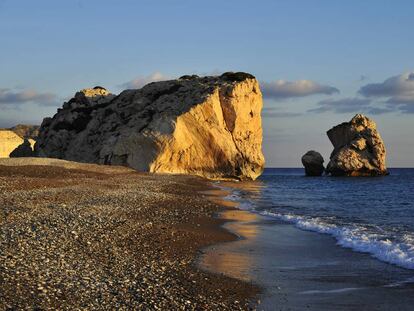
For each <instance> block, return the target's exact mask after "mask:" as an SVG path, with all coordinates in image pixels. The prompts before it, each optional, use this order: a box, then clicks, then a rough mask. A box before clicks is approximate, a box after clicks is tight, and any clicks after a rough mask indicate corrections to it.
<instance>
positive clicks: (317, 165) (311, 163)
mask: <svg viewBox="0 0 414 311" xmlns="http://www.w3.org/2000/svg"><path fill="white" fill-rule="evenodd" d="M323 162H324V160H323V157H322V155H321V154H320V153H319V152H316V151H313V150H310V151H308V152H306V153H305V154H304V155H303V156H302V164H303V166H304V167H305V173H306V175H307V176H321V175H322V174H323V172H324V171H325V168H324V167H323Z"/></svg>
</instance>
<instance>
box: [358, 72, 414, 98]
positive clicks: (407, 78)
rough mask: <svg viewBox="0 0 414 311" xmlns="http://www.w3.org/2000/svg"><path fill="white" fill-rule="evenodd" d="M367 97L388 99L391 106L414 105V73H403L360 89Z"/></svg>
mask: <svg viewBox="0 0 414 311" xmlns="http://www.w3.org/2000/svg"><path fill="white" fill-rule="evenodd" d="M359 93H360V94H361V95H363V96H365V97H377V98H387V99H386V101H387V103H391V104H414V72H407V73H403V74H401V75H398V76H393V77H390V78H388V79H386V80H385V81H384V82H382V83H371V84H367V85H365V86H363V87H361V88H360V90H359Z"/></svg>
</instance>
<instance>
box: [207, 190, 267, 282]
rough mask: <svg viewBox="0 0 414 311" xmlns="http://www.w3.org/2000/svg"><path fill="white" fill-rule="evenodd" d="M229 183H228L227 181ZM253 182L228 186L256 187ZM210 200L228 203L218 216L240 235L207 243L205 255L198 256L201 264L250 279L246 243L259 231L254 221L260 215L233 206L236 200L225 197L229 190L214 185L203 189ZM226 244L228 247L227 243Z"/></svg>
mask: <svg viewBox="0 0 414 311" xmlns="http://www.w3.org/2000/svg"><path fill="white" fill-rule="evenodd" d="M226 184H227V185H229V184H228V183H226ZM252 184H254V183H232V184H231V185H229V186H231V187H234V188H236V187H237V188H240V187H243V188H244V187H246V188H247V187H248V188H249V190H250V188H253V186H254V189H255V190H256V189H258V188H259V187H257V184H256V185H252ZM205 194H206V195H207V196H209V197H210V199H211V200H212V201H214V202H215V203H217V204H220V205H223V206H226V207H228V208H229V209H227V210H225V211H223V212H222V213H221V214H220V215H219V216H220V218H223V219H225V220H227V221H228V222H227V223H226V224H225V228H226V229H228V230H230V231H231V232H232V233H234V234H236V235H237V236H239V237H240V239H239V240H238V241H235V242H230V243H231V247H230V245H220V247H214V246H212V247H210V248H208V249H207V250H206V253H205V255H204V256H203V257H202V258H201V260H200V264H201V266H202V267H203V268H205V269H207V270H209V271H213V272H220V273H223V274H226V275H229V276H232V277H235V278H238V279H241V280H245V281H251V280H252V275H251V273H252V267H253V262H252V259H253V257H252V256H249V255H248V254H246V251H245V248H246V245H248V244H252V243H254V241H255V238H256V237H257V236H258V233H259V226H258V225H257V224H256V221H257V220H258V219H259V218H258V216H257V215H255V214H253V213H250V212H246V211H243V210H238V209H236V208H237V206H238V203H237V202H234V201H231V200H227V199H226V196H228V195H229V193H228V192H227V191H225V190H221V189H215V190H211V191H208V192H205ZM228 246H229V247H228Z"/></svg>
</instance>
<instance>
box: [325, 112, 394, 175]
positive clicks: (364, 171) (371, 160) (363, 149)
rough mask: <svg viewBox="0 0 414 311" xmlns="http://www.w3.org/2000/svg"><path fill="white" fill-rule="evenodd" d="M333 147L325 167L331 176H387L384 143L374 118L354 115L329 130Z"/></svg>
mask: <svg viewBox="0 0 414 311" xmlns="http://www.w3.org/2000/svg"><path fill="white" fill-rule="evenodd" d="M327 134H328V137H329V139H330V140H331V142H332V144H333V146H334V150H333V152H332V154H331V160H330V162H329V164H328V166H327V168H326V170H327V172H328V173H330V174H331V175H334V176H378V175H386V174H388V173H387V168H386V163H385V157H386V152H385V146H384V142H383V141H382V139H381V136H380V134H379V133H378V131H377V128H376V124H375V122H374V121H372V120H370V119H368V118H367V117H365V116H363V115H361V114H357V115H356V116H355V117H353V118H352V120H351V121H350V122H345V123H342V124H340V125H337V126H335V127H333V128H332V129H330V130H329V131H328V132H327Z"/></svg>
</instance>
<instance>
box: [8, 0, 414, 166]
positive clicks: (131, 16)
mask: <svg viewBox="0 0 414 311" xmlns="http://www.w3.org/2000/svg"><path fill="white" fill-rule="evenodd" d="M412 16H414V3H413V2H412V1H402V0H401V1H385V0H384V1H380V0H377V1H367V0H365V1H328V0H326V1H322V0H320V1H317V0H314V1H312V0H303V1H256V2H253V1H251V0H250V1H243V0H238V1H233V0H228V1H223V0H222V1H195V0H193V1H178V0H177V1H175V0H171V1H168V0H166V1H154V0H153V1H126V0H124V1H103V0H101V1H92V0H89V1H70V0H68V1H42V0H38V1H19V0H0V42H1V44H0V72H1V75H0V126H11V125H14V124H16V123H40V122H41V120H42V118H43V117H45V116H51V115H53V114H54V113H55V111H56V108H57V107H58V106H60V105H61V104H62V101H63V100H65V99H68V98H70V97H71V96H72V95H73V94H74V93H75V91H76V90H79V89H82V88H85V87H91V86H95V85H102V86H104V87H107V88H108V89H110V90H111V91H113V92H115V93H117V92H119V91H120V90H121V88H122V86H124V85H127V84H128V83H129V84H131V83H135V84H136V85H137V86H139V85H141V84H142V83H144V82H146V81H152V80H154V79H155V80H156V79H163V78H174V77H178V76H180V75H183V74H188V73H196V74H200V75H202V74H214V73H220V72H224V71H247V72H250V73H252V74H254V75H255V76H256V77H257V78H258V79H259V81H260V82H261V84H262V88H263V92H264V95H265V98H264V103H265V107H266V109H265V111H264V114H263V115H264V119H263V121H264V151H265V156H266V159H267V165H268V166H299V165H300V157H301V155H302V154H304V153H305V152H306V151H307V150H309V149H316V150H319V151H320V152H321V153H322V154H323V155H324V156H325V158H326V159H327V158H328V156H329V153H330V151H331V149H332V148H331V145H330V142H329V140H328V138H327V136H326V134H325V132H326V131H327V130H328V129H329V128H330V127H332V126H333V125H335V124H337V123H340V122H343V121H347V120H349V119H350V118H351V117H352V116H353V115H354V114H355V113H358V112H362V113H365V114H366V115H368V116H370V117H372V118H373V119H374V120H375V121H376V122H377V125H378V128H379V130H380V132H381V134H382V136H383V138H384V140H385V143H386V146H387V147H388V148H387V149H388V154H389V157H388V164H389V166H410V167H412V166H414V156H413V155H414V137H413V136H414V135H413V134H414V124H413V121H414V79H413V80H411V76H410V73H411V72H412V71H413V70H414V65H413V64H414V63H413V55H414V40H413V39H414V35H413V34H412V21H413V19H412ZM413 78H414V75H413ZM131 81H132V82H131Z"/></svg>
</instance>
